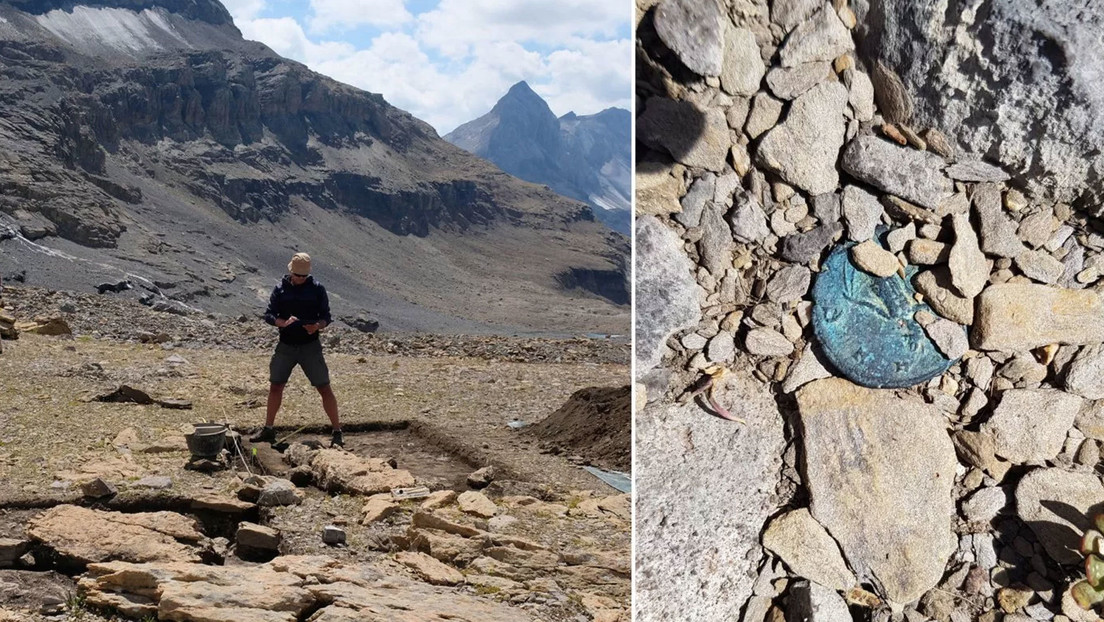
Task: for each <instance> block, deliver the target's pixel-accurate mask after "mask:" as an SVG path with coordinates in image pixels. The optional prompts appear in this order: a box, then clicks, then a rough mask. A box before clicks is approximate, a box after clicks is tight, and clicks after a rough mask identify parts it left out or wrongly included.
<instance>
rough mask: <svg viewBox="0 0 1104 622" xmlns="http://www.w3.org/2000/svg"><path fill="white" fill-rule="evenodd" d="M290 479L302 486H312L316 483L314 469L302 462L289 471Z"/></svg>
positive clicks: (288, 476)
mask: <svg viewBox="0 0 1104 622" xmlns="http://www.w3.org/2000/svg"><path fill="white" fill-rule="evenodd" d="M287 478H288V481H290V482H291V483H292V484H295V485H296V486H298V487H300V488H304V487H306V486H310V485H312V484H314V471H311V468H310V466H308V465H305V464H301V465H299V466H297V467H292V468H291V470H289V471H288V472H287Z"/></svg>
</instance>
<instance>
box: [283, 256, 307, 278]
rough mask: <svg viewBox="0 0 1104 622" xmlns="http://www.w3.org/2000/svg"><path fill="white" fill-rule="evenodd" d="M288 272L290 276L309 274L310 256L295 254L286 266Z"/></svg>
mask: <svg viewBox="0 0 1104 622" xmlns="http://www.w3.org/2000/svg"><path fill="white" fill-rule="evenodd" d="M288 272H290V273H292V274H310V255H308V254H306V253H295V256H294V257H292V258H291V263H289V264H288Z"/></svg>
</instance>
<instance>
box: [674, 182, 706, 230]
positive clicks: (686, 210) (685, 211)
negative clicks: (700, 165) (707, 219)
mask: <svg viewBox="0 0 1104 622" xmlns="http://www.w3.org/2000/svg"><path fill="white" fill-rule="evenodd" d="M716 187H717V176H716V175H714V174H713V173H705V174H704V175H702V176H701V177H699V178H697V179H695V180H694V183H692V184H690V189H689V190H687V191H686V196H684V197H682V200H681V201H680V202H679V205H681V206H682V211H681V212H679V213H677V214H675V215H674V219H675V221H676V222H678V223H679V224H680V225H682V226H684V227H687V228H690V227H697V226H699V225H701V216H702V212H703V211H705V205H706V203H709V202H710V201H711V200H712V199H713V193H714V191H715V190H716Z"/></svg>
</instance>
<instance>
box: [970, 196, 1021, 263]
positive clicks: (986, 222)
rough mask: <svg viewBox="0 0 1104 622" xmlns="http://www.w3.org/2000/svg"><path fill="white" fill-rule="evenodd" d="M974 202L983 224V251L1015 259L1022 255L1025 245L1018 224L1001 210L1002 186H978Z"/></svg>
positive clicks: (980, 221) (975, 210) (975, 209)
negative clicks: (1017, 231)
mask: <svg viewBox="0 0 1104 622" xmlns="http://www.w3.org/2000/svg"><path fill="white" fill-rule="evenodd" d="M973 202H974V212H975V213H977V215H978V221H979V223H980V224H981V227H980V233H981V250H983V251H985V253H986V254H988V255H996V256H998V257H1015V256H1017V255H1019V254H1020V253H1022V252H1023V251H1024V245H1023V243H1022V242H1020V238H1019V236H1018V235H1017V234H1016V223H1015V222H1013V221H1012V219H1011V218H1009V217H1008V214H1005V213H1004V211H1003V210H1002V208H1001V194H1000V186H997V185H996V184H978V186H977V188H976V189H975V190H974V196H973Z"/></svg>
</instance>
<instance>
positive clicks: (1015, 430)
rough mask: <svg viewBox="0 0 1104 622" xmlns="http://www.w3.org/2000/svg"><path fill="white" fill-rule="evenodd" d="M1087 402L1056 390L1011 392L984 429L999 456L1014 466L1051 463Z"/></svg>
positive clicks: (1004, 397) (1005, 393)
mask: <svg viewBox="0 0 1104 622" xmlns="http://www.w3.org/2000/svg"><path fill="white" fill-rule="evenodd" d="M1083 404H1084V401H1083V400H1082V399H1081V398H1079V397H1077V396H1076V395H1070V394H1068V393H1064V392H1062V391H1057V390H1054V389H1009V390H1007V391H1005V392H1004V393H1003V394H1002V395H1001V401H1000V404H999V405H998V406H997V408H996V409H995V410H994V411H993V416H992V417H991V418H990V419H989V421H988V422H986V423H985V425H984V426H982V431H983V432H985V433H986V434H990V435H992V437H993V440H994V442H995V445H994V450H995V452H996V454H997V456H999V457H1001V458H1004V459H1005V460H1008V461H1009V462H1012V463H1014V464H1023V463H1026V462H1036V461H1042V460H1051V459H1053V458H1054V457H1055V456H1057V455H1058V453H1059V452H1061V451H1062V446H1063V444H1064V443H1065V441H1066V433H1067V432H1068V431H1069V429H1070V428H1072V427H1073V421H1074V419H1075V418H1076V417H1077V413H1078V411H1079V410H1080V409H1081V407H1082V405H1083Z"/></svg>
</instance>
